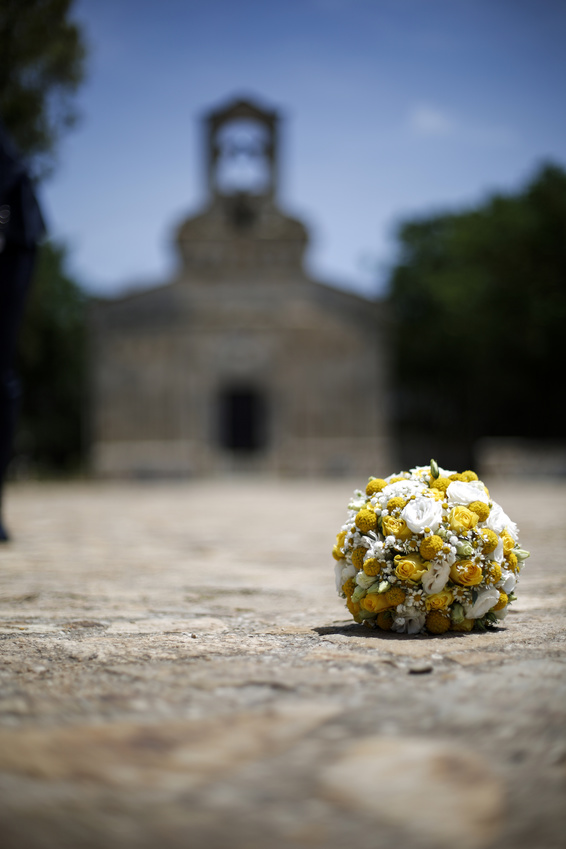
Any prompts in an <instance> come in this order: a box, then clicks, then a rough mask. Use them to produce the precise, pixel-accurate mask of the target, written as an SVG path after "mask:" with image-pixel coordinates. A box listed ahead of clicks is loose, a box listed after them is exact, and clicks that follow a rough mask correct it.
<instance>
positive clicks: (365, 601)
mask: <svg viewBox="0 0 566 849" xmlns="http://www.w3.org/2000/svg"><path fill="white" fill-rule="evenodd" d="M360 605H361V607H362V608H363V609H364V610H367V611H368V613H380V612H381V611H382V610H386V609H387V607H388V604H387V602H386V600H385V599H384V597H383V595H380V594H379V593H370V594H369V595H366V596H364V597H363V598H362V600H361V601H360Z"/></svg>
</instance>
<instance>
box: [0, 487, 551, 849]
mask: <svg viewBox="0 0 566 849" xmlns="http://www.w3.org/2000/svg"><path fill="white" fill-rule="evenodd" d="M488 483H489V485H490V490H491V491H492V493H493V495H494V497H495V498H496V499H497V500H498V501H499V502H500V503H501V504H502V505H503V506H504V508H505V510H506V511H507V512H508V513H509V514H510V515H511V516H512V518H513V519H515V520H516V521H517V522H518V524H519V526H520V529H521V543H522V544H523V545H524V547H526V548H528V549H530V550H531V551H532V557H531V559H530V560H529V561H528V563H527V567H526V568H525V570H524V572H523V573H522V576H521V582H520V585H519V590H518V596H519V599H518V601H517V602H516V603H515V604H514V606H513V612H512V613H511V614H510V615H509V616H508V617H507V619H506V620H505V625H504V627H503V628H499V629H497V630H495V631H492V632H490V633H486V634H446V635H442V636H439V637H432V636H419V637H417V638H407V637H406V636H401V635H396V634H386V633H376V632H372V631H368V630H367V629H363V628H361V627H360V626H358V625H356V624H355V623H353V622H352V621H351V620H350V619H349V617H348V614H347V612H346V610H345V608H344V606H343V602H342V601H341V600H340V599H338V598H337V597H336V595H335V592H334V579H333V562H332V560H331V558H330V556H329V551H330V548H331V545H332V543H333V540H334V535H335V533H336V531H337V529H338V527H339V526H340V524H341V523H342V521H343V517H344V513H345V504H346V503H347V500H348V497H349V495H350V493H351V491H352V489H353V488H354V486H355V485H357V484H359V481H355V482H350V481H332V482H329V481H321V482H281V481H269V480H240V481H238V480H226V481H215V482H213V481H207V482H193V483H175V484H167V485H164V484H151V485H150V484H139V485H133V484H108V483H106V484H101V483H84V484H73V485H63V484H60V485H55V484H25V485H24V484H20V485H14V486H13V487H12V488H11V490H9V492H8V494H7V507H8V516H7V520H8V522H7V523H8V524H9V527H10V529H11V530H12V532H13V535H14V540H15V541H14V542H13V543H10V544H9V545H7V546H4V547H3V548H2V549H0V564H1V568H0V652H1V656H0V833H1V834H2V835H3V837H2V847H3V849H15V847H18V849H83V847H85V849H102V847H104V849H138V847H140V848H141V849H146V847H147V849H150V847H151V849H155V847H156V846H160V847H163V849H169V847H170V849H181V847H183V849H185V847H187V846H190V847H191V849H200V847H207V849H216V847H218V849H224V847H230V849H240V847H241V849H248V848H249V847H257V849H260V847H261V849H265V847H275V849H279V847H281V849H291V847H294V849H297V847H298V849H303V847H304V849H308V847H319V848H320V849H327V847H328V849H335V847H336V849H338V847H344V846H356V847H360V849H366V847H367V849H370V847H371V849H390V847H391V846H398V847H402V849H413V847H414V849H433V848H434V849H444V847H448V846H453V845H455V846H457V847H458V849H558V847H562V846H563V845H564V833H565V829H566V816H565V807H566V806H565V805H564V799H565V795H564V793H565V790H566V721H565V720H566V675H565V672H566V655H565V651H564V648H565V629H564V609H565V600H566V569H565V568H564V563H563V559H564V551H565V550H566V523H565V521H564V518H565V515H566V485H564V484H560V483H559V482H550V481H546V482H545V481H539V482H535V483H532V482H531V483H529V484H528V492H527V491H526V490H527V484H526V483H524V484H523V483H521V482H519V483H517V482H512V481H490V482H488Z"/></svg>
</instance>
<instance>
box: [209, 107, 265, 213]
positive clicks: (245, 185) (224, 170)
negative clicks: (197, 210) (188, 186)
mask: <svg viewBox="0 0 566 849" xmlns="http://www.w3.org/2000/svg"><path fill="white" fill-rule="evenodd" d="M278 122H279V116H278V114H277V112H275V111H271V110H268V109H262V108H261V107H259V106H258V105H257V104H255V103H252V102H251V101H248V100H235V101H233V102H231V103H230V104H228V105H227V106H225V107H223V108H220V109H216V110H214V111H212V112H209V113H208V114H207V115H206V117H205V126H206V148H207V152H206V155H207V182H208V191H209V195H210V197H212V198H217V197H219V196H222V197H226V196H233V195H238V194H240V195H241V194H244V195H255V196H263V197H267V198H269V199H270V200H274V199H275V197H276V194H277V176H278V175H277V153H278V149H277V148H278V144H277V143H278V138H277V135H278Z"/></svg>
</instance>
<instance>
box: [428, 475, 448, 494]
mask: <svg viewBox="0 0 566 849" xmlns="http://www.w3.org/2000/svg"><path fill="white" fill-rule="evenodd" d="M451 483H452V481H451V480H450V478H443V477H440V478H436V480H435V481H433V484H432V486H433V487H434V489H439V490H440V491H441V492H446V490H447V489H448V487H449V486H450V484H451Z"/></svg>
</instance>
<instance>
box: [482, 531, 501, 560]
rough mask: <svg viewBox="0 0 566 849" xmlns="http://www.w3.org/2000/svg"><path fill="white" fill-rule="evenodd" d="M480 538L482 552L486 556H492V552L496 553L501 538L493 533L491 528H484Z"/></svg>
mask: <svg viewBox="0 0 566 849" xmlns="http://www.w3.org/2000/svg"><path fill="white" fill-rule="evenodd" d="M480 537H481V550H482V552H483V553H484V554H491V552H492V551H495V549H496V548H497V546H498V544H499V537H498V536H497V534H496V533H495V531H491V530H490V529H489V528H482V529H481V531H480Z"/></svg>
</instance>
